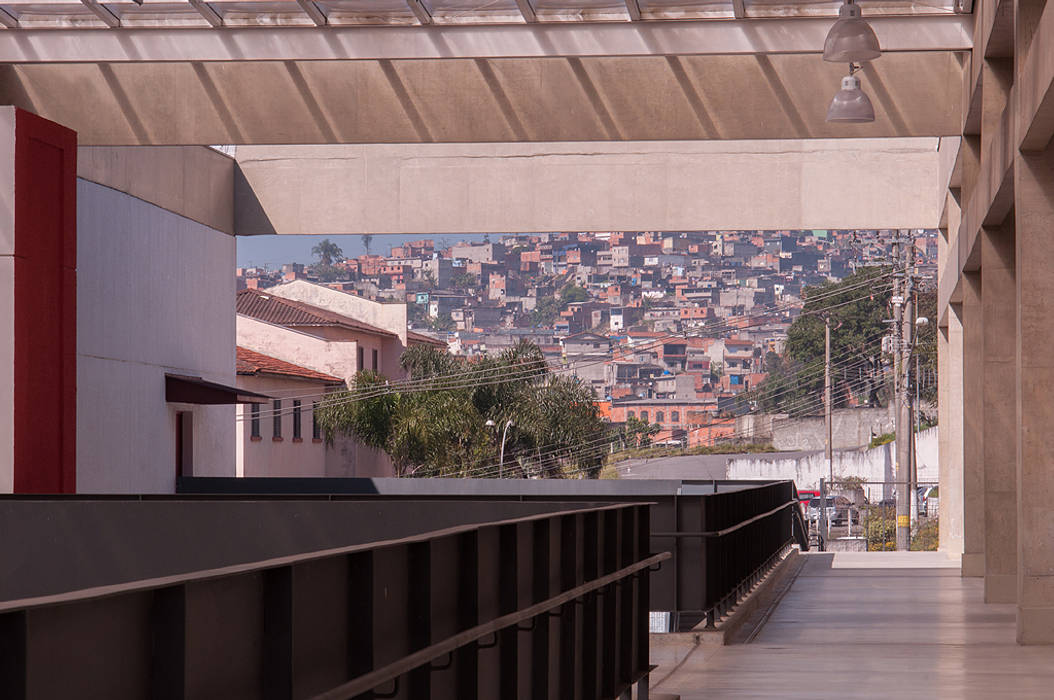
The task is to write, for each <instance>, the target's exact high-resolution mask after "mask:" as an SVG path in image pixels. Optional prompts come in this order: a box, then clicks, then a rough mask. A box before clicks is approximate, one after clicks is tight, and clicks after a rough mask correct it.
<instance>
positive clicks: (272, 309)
mask: <svg viewBox="0 0 1054 700" xmlns="http://www.w3.org/2000/svg"><path fill="white" fill-rule="evenodd" d="M236 308H237V324H236V325H237V337H238V346H239V348H240V349H244V350H245V351H252V352H255V353H259V354H261V355H264V356H267V357H270V358H273V359H274V360H276V361H279V362H285V363H289V364H291V365H293V366H297V367H300V368H302V369H306V370H308V371H312V372H316V373H321V374H325V375H328V376H332V377H336V378H337V379H338V380H340V381H341V382H343V383H345V384H347V385H351V383H352V382H354V379H355V375H356V373H358V372H359V371H362V370H371V371H375V372H378V373H380V374H382V375H384V376H385V377H388V378H389V379H399V378H402V377H403V375H404V372H403V370H402V367H401V365H400V364H399V359H400V357H401V356H402V353H403V352H404V351H405V350H406V348H407V347H408V346H410V345H416V344H428V345H432V346H434V347H437V348H441V349H444V350H445V349H446V343H445V342H443V341H440V340H436V339H434V338H431V337H429V336H425V335H422V334H419V333H413V332H412V331H408V330H407V328H406V304H380V303H377V302H374V301H370V300H369V299H363V298H362V297H358V296H355V295H353V294H348V293H345V292H341V291H338V290H334V289H329V288H328V287H322V286H320V285H316V284H312V283H310V282H304V281H301V280H297V281H294V282H290V283H288V284H283V285H278V286H277V287H272V288H269V289H266V290H257V289H243V290H241V291H239V292H238V294H237V300H236ZM239 380H241V377H239ZM261 393H266V392H261ZM323 393H324V392H322V391H316V395H318V396H320V395H321V394H323ZM291 400H292V399H288V400H283V399H282V397H281V396H279V395H275V397H274V399H273V400H272V405H271V406H270V407H269V408H267V409H262V410H261V416H262V417H263V418H267V417H269V416H272V415H274V414H276V413H281V412H283V411H284V412H286V413H288V412H289V411H290V410H291V409H292V406H291V405H289V406H287V405H286V404H287V403H289V401H291ZM300 400H301V401H302V402H303V401H306V400H308V399H307V398H301V399H300ZM275 402H281V403H282V406H281V408H276V407H275V405H274V403H275ZM303 407H304V404H303V403H302V404H301V410H303ZM264 423H266V420H263V421H262V422H261V430H263V433H261V436H260V437H261V440H264V441H266V435H267V434H268V433H267V430H266V426H264ZM272 433H273V430H272ZM281 437H282V440H281V442H283V443H284V442H285V435H284V433H283V434H282V436H281ZM250 442H251V441H250ZM238 443H239V445H241V446H242V448H243V449H246V450H247V449H248V448H247V443H246V442H245V441H244V440H239V441H238ZM287 453H288V451H286V450H278V452H277V454H280V455H286V454H287ZM247 454H248V452H247ZM275 469H280V467H277V466H276V467H275ZM392 473H393V470H392V466H391V462H390V460H389V459H388V457H387V455H385V454H384V453H383V452H380V451H378V450H375V449H372V448H369V447H366V446H364V445H362V444H360V443H358V442H357V441H355V440H353V439H351V438H348V437H338V438H336V439H335V441H334V443H333V447H332V448H330V449H327V450H325V466H324V471H323V475H325V476H391V475H392Z"/></svg>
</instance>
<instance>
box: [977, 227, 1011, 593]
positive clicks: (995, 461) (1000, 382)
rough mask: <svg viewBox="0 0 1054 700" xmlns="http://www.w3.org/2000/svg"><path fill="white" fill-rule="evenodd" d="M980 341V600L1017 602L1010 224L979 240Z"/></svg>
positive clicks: (985, 231)
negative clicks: (981, 596) (982, 433)
mask: <svg viewBox="0 0 1054 700" xmlns="http://www.w3.org/2000/svg"><path fill="white" fill-rule="evenodd" d="M980 243H981V269H982V270H984V273H983V274H984V285H983V286H982V289H981V307H982V310H981V314H982V318H983V327H982V334H983V336H984V386H983V391H984V409H983V410H984V414H983V420H984V423H983V431H984V440H983V443H984V444H983V453H984V540H985V543H984V558H985V570H984V598H985V602H987V603H1012V602H1014V601H1015V600H1017V479H1016V470H1017V436H1016V433H1017V431H1016V430H1015V422H1016V411H1017V391H1016V388H1015V385H1016V380H1017V365H1016V360H1017V347H1016V343H1015V342H1014V340H1013V339H1014V337H1015V336H1016V328H1015V326H1016V321H1015V316H1016V313H1015V310H1016V308H1017V304H1016V301H1015V300H1016V296H1017V295H1016V290H1015V284H1014V229H1013V223H1012V222H1011V223H1009V224H1008V225H1007V226H1003V227H1000V228H983V229H981V235H980Z"/></svg>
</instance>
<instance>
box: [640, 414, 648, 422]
mask: <svg viewBox="0 0 1054 700" xmlns="http://www.w3.org/2000/svg"><path fill="white" fill-rule="evenodd" d="M640 419H641V420H642V421H644V422H645V423H647V422H648V412H647V411H641V412H640Z"/></svg>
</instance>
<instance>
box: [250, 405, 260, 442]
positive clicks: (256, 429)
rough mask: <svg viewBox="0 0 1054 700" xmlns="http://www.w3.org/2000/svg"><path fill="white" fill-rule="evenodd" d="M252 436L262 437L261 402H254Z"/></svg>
mask: <svg viewBox="0 0 1054 700" xmlns="http://www.w3.org/2000/svg"><path fill="white" fill-rule="evenodd" d="M252 416H253V419H252V433H251V435H252V437H254V438H258V437H260V404H258V403H254V404H253V405H252Z"/></svg>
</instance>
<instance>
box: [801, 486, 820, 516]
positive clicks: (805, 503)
mask: <svg viewBox="0 0 1054 700" xmlns="http://www.w3.org/2000/svg"><path fill="white" fill-rule="evenodd" d="M819 497H820V492H819V491H803V490H801V489H799V490H798V501H799V502H800V503H801V514H802V515H803V516H805V517H806V518H808V517H809V502H810V501H811V500H812V499H814V498H819Z"/></svg>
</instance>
